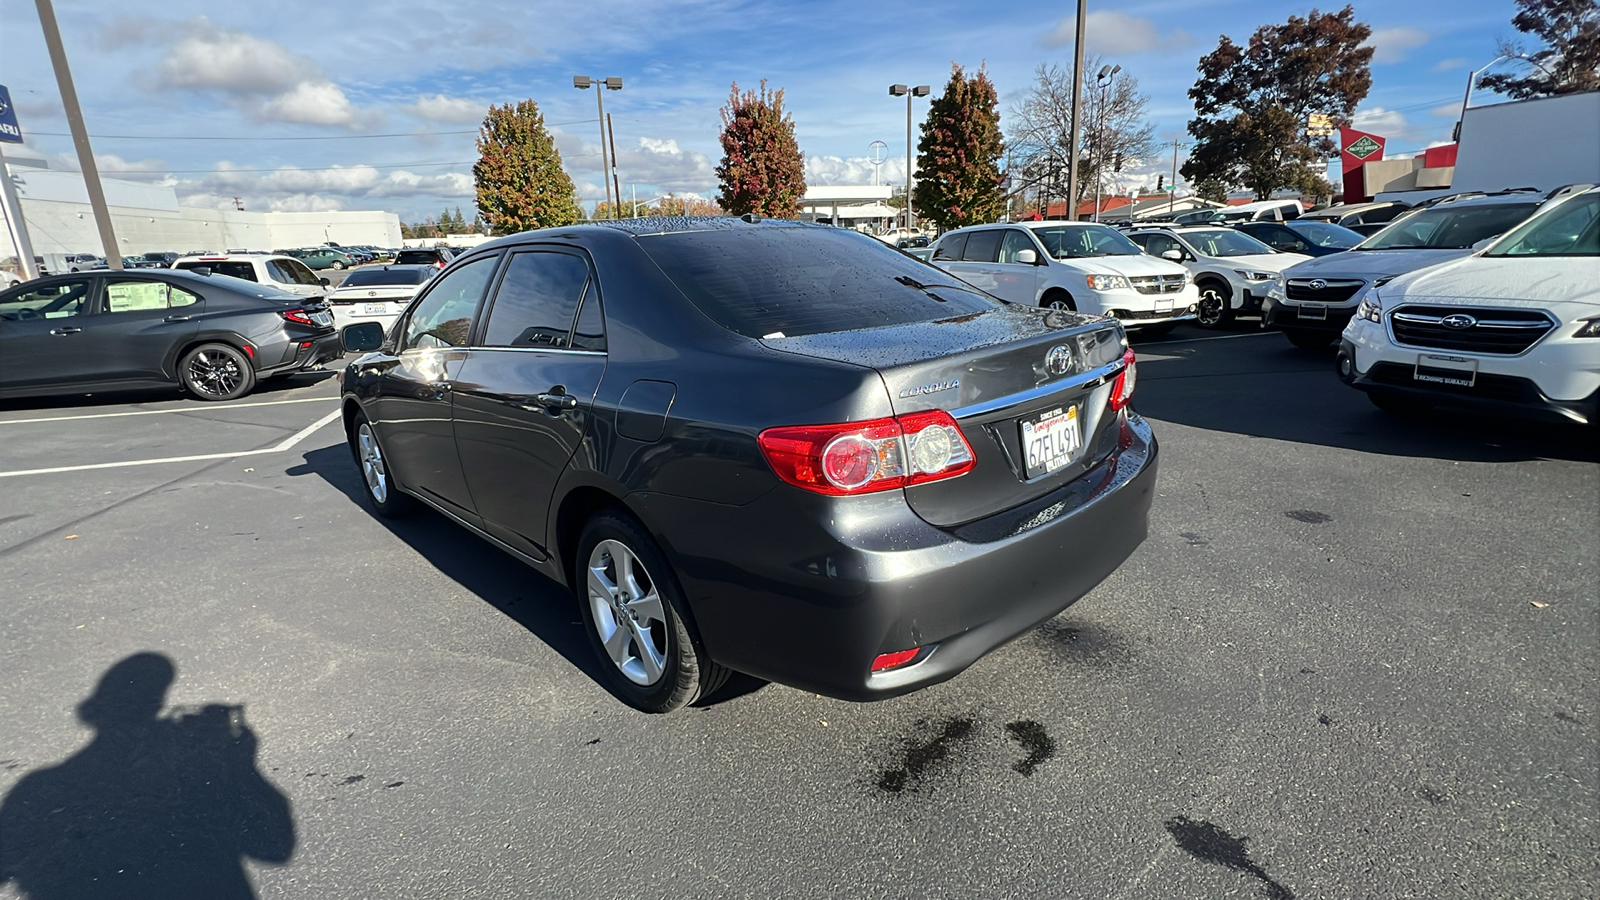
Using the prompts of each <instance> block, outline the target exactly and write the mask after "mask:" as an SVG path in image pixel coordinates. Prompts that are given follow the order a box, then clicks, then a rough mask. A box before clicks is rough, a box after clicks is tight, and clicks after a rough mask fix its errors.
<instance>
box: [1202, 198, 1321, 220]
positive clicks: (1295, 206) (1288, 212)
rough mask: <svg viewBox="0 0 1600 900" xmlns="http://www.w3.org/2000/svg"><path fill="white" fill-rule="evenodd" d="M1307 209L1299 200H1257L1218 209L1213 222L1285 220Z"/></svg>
mask: <svg viewBox="0 0 1600 900" xmlns="http://www.w3.org/2000/svg"><path fill="white" fill-rule="evenodd" d="M1305 211H1306V208H1305V207H1304V206H1302V205H1301V204H1300V201H1299V200H1257V201H1256V202H1254V203H1242V204H1240V205H1238V206H1229V207H1225V208H1223V209H1219V210H1217V215H1216V217H1215V218H1213V219H1211V221H1212V222H1284V221H1288V220H1289V219H1298V218H1300V216H1301V215H1303V214H1304V213H1305Z"/></svg>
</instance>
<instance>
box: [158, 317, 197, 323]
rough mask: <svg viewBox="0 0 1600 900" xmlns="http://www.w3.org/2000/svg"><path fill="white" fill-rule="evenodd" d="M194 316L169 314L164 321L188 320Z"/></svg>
mask: <svg viewBox="0 0 1600 900" xmlns="http://www.w3.org/2000/svg"><path fill="white" fill-rule="evenodd" d="M192 318H194V317H193V316H167V318H166V319H165V320H164V321H167V322H187V321H189V320H190V319H192Z"/></svg>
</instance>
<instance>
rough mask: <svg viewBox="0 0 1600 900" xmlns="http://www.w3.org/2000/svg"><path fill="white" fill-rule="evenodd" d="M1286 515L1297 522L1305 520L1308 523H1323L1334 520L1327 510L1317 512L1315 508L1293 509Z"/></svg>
mask: <svg viewBox="0 0 1600 900" xmlns="http://www.w3.org/2000/svg"><path fill="white" fill-rule="evenodd" d="M1284 515H1286V516H1288V517H1289V518H1291V519H1293V520H1295V521H1296V522H1304V523H1306V524H1307V525H1321V524H1323V523H1325V522H1332V521H1333V516H1330V515H1328V514H1327V513H1325V512H1317V511H1316V510H1314V509H1291V510H1289V511H1288V512H1286V513H1284Z"/></svg>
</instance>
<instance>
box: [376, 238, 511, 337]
mask: <svg viewBox="0 0 1600 900" xmlns="http://www.w3.org/2000/svg"><path fill="white" fill-rule="evenodd" d="M499 261H500V257H498V256H485V257H483V258H481V259H475V260H473V261H472V262H470V263H467V264H466V265H464V266H462V267H461V268H459V269H456V270H455V271H453V272H451V273H450V274H448V275H446V276H444V277H443V278H441V279H440V280H439V281H438V282H436V283H435V284H434V285H433V289H432V290H430V291H428V293H427V294H426V295H425V296H424V297H423V298H422V299H421V300H419V301H417V304H416V306H414V307H412V308H411V317H410V318H409V319H407V320H406V328H405V335H404V338H403V339H402V340H401V342H400V349H401V350H402V351H404V350H412V349H417V348H422V349H427V348H437V347H465V346H466V344H467V341H468V340H469V339H470V338H471V336H472V319H473V316H474V315H475V314H476V313H477V311H478V301H479V300H482V299H483V290H484V288H485V287H487V286H488V284H489V276H490V275H493V274H494V267H495V265H496V264H497V263H499Z"/></svg>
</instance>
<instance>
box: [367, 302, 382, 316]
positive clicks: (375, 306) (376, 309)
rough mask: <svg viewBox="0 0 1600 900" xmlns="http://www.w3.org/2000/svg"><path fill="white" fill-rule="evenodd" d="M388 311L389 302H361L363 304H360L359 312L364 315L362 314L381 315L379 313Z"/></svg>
mask: <svg viewBox="0 0 1600 900" xmlns="http://www.w3.org/2000/svg"><path fill="white" fill-rule="evenodd" d="M388 311H389V304H387V303H363V304H361V314H362V315H364V316H381V315H383V314H384V313H386V312H388Z"/></svg>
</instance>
